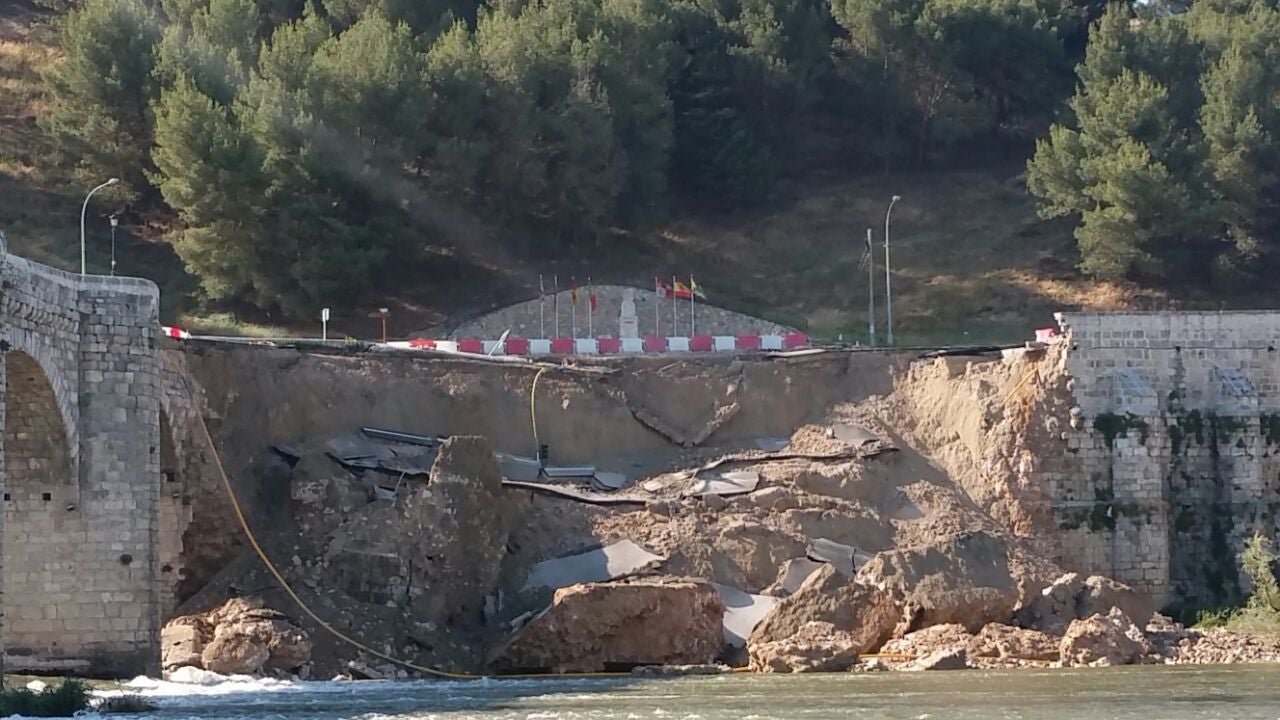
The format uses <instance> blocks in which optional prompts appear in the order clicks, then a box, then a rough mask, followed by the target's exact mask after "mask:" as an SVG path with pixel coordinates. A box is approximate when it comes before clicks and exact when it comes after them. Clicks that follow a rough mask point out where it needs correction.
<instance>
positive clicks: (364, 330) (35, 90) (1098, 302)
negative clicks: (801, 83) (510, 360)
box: [0, 1, 1273, 344]
mask: <svg viewBox="0 0 1280 720" xmlns="http://www.w3.org/2000/svg"><path fill="white" fill-rule="evenodd" d="M56 22H57V18H56V17H55V16H54V14H53V13H51V12H50V11H48V10H44V9H41V8H39V7H37V6H35V5H31V4H29V3H27V2H23V1H19V2H8V3H4V4H2V5H0V228H3V229H4V230H5V231H6V232H7V234H8V238H9V245H10V249H11V251H13V252H16V253H19V254H23V255H26V256H28V257H31V258H33V259H36V260H39V261H41V262H45V263H48V264H51V265H55V266H60V267H63V268H67V269H75V268H76V267H77V266H78V262H79V255H78V253H79V246H78V213H79V209H80V207H79V206H80V202H81V199H82V198H83V192H84V190H85V189H87V188H88V187H91V186H92V185H93V184H96V183H95V182H93V180H92V179H91V176H90V175H86V174H85V173H83V172H76V171H73V170H72V169H71V168H72V167H73V166H74V165H75V161H76V158H74V157H68V156H67V152H66V149H65V148H63V147H61V146H59V145H58V143H57V142H55V141H54V140H53V139H52V138H51V137H50V136H49V134H48V133H46V132H45V130H44V129H43V127H42V125H41V124H38V122H37V119H38V118H41V117H44V116H46V115H47V114H49V113H50V103H51V102H52V99H51V96H50V92H49V90H48V86H47V83H46V82H45V81H44V80H43V78H44V77H45V76H47V74H48V70H49V68H50V67H51V66H52V64H54V63H55V62H57V60H58V58H59V56H60V53H61V51H60V49H59V47H58V33H57V30H56V28H55V24H56ZM800 130H801V131H802V132H805V133H819V132H823V131H822V130H819V129H816V128H809V127H804V128H800ZM817 137H821V139H822V142H818V141H817V140H815V139H814V138H817ZM802 140H808V141H809V142H808V145H809V146H820V150H819V152H817V153H812V154H813V158H812V159H811V158H810V157H809V156H805V157H804V158H803V161H799V162H798V161H794V160H793V161H792V162H790V163H789V164H788V167H787V171H786V172H785V173H784V174H783V175H782V176H781V177H780V178H779V180H778V181H777V182H776V183H775V184H773V186H772V187H771V188H770V189H769V190H768V192H767V193H766V194H764V195H763V196H761V197H760V198H758V199H756V200H754V201H751V202H746V203H742V204H740V205H738V206H737V208H736V209H732V208H729V209H725V208H718V209H715V210H711V209H708V208H710V207H711V206H712V204H711V203H708V202H705V201H699V200H698V199H697V198H684V197H681V198H679V201H678V202H676V203H675V204H674V206H673V210H672V211H671V212H670V213H669V214H668V216H667V217H666V218H664V219H662V221H661V222H659V223H658V224H657V225H656V229H630V230H628V229H620V228H623V227H624V226H622V225H614V226H611V227H609V228H608V229H607V230H604V231H597V232H596V233H595V236H594V239H582V238H577V239H574V238H572V237H569V238H567V239H566V238H565V231H564V229H563V228H564V225H563V224H551V223H548V222H542V221H539V222H542V224H541V225H539V224H537V223H531V222H527V221H521V222H514V221H512V220H511V219H510V216H508V215H504V214H502V213H493V212H490V211H488V210H487V209H486V208H484V207H476V206H471V205H468V204H467V203H464V202H461V201H457V200H450V199H449V197H448V196H447V195H444V194H440V193H438V192H436V191H434V190H432V189H427V188H411V189H409V190H405V191H404V193H405V196H404V198H403V199H402V200H401V205H402V206H403V207H405V208H407V212H406V213H405V215H406V222H407V226H406V230H405V232H406V234H407V236H408V237H411V238H413V241H412V245H411V246H410V247H409V248H405V250H404V251H403V252H401V255H402V257H403V260H402V261H397V262H393V263H389V264H387V265H386V267H385V268H383V269H381V270H379V271H377V272H376V273H374V274H373V275H372V276H371V277H370V279H369V280H367V281H365V282H363V284H362V285H361V287H360V288H359V289H358V295H359V298H358V299H357V300H354V301H351V302H347V303H344V304H343V305H342V306H335V307H334V308H333V316H334V321H333V323H332V325H331V329H332V330H333V331H335V332H345V333H348V334H350V335H353V336H357V337H370V336H373V335H374V334H375V332H376V330H377V327H376V322H375V321H373V320H370V319H369V318H368V314H369V312H370V311H372V310H374V309H376V308H378V307H390V308H391V309H392V315H391V318H392V319H391V329H392V332H393V333H394V334H397V335H399V334H406V333H410V332H421V331H424V330H428V329H430V328H432V327H436V326H440V325H445V324H454V323H456V322H457V320H458V319H459V318H462V317H467V316H473V315H476V314H478V313H481V312H484V311H486V310H490V309H493V308H496V307H500V306H502V305H505V304H507V303H510V302H515V301H518V300H523V299H527V298H529V297H532V296H534V295H536V292H537V287H538V278H539V275H540V274H541V275H544V276H546V278H547V279H548V281H549V280H550V277H551V276H552V275H553V274H554V275H558V276H559V278H560V282H561V285H562V287H563V286H565V285H567V283H568V282H569V281H570V280H569V278H571V277H576V279H577V281H578V282H579V283H580V284H582V283H585V282H586V279H587V278H588V277H591V278H592V279H593V280H594V281H595V282H612V283H621V284H633V285H637V286H642V287H648V286H650V285H651V283H652V278H653V277H654V276H655V275H658V276H663V277H670V276H671V275H673V274H677V275H680V276H687V275H689V274H690V273H692V274H694V275H696V276H697V277H698V280H699V283H700V284H701V285H703V286H704V287H705V288H706V290H707V292H708V293H709V294H710V296H711V301H712V302H714V303H716V304H718V305H722V306H724V307H727V308H730V309H734V310H738V311H742V312H747V313H751V314H754V315H758V316H760V317H764V318H767V319H771V320H776V321H779V322H784V323H787V324H790V325H795V326H799V327H803V328H806V329H807V330H808V331H809V332H811V333H813V334H815V335H818V336H822V337H832V338H834V337H837V336H843V337H844V338H845V339H865V337H864V336H865V328H866V303H867V282H868V280H867V270H866V268H865V266H864V265H863V262H864V256H865V239H864V233H865V229H866V228H867V227H871V228H873V232H874V240H875V245H876V247H875V252H874V263H875V282H876V283H877V287H876V296H877V297H876V305H877V310H878V314H879V315H880V320H879V322H878V326H879V327H880V329H881V332H883V328H884V315H883V313H884V286H883V263H884V256H883V252H884V251H883V245H882V243H883V228H884V212H885V208H886V206H887V204H888V200H889V198H890V197H891V196H893V195H895V194H898V195H901V196H902V197H903V199H902V201H901V202H900V203H899V204H898V205H897V206H896V208H895V210H894V215H893V223H892V264H893V301H894V302H893V308H894V319H895V331H896V335H897V340H898V344H914V343H919V344H935V343H965V342H973V343H982V342H996V341H1016V340H1020V339H1022V338H1025V337H1027V336H1029V334H1030V332H1031V330H1032V329H1033V328H1034V327H1037V326H1043V325H1045V324H1048V323H1049V322H1051V313H1052V312H1053V311H1054V310H1058V309H1074V308H1093V309H1106V308H1125V307H1168V306H1174V305H1185V306H1188V307H1204V306H1210V307H1219V306H1223V307H1228V306H1234V307H1239V306H1247V305H1259V304H1269V303H1271V302H1272V301H1273V300H1272V298H1271V297H1269V296H1268V294H1267V293H1266V292H1265V291H1263V292H1246V291H1245V290H1241V289H1240V288H1246V287H1247V285H1245V284H1226V285H1225V286H1224V285H1219V287H1218V289H1217V291H1216V294H1215V295H1214V296H1213V297H1212V299H1210V298H1209V297H1208V296H1206V295H1205V294H1204V292H1203V291H1201V290H1195V289H1190V290H1189V289H1187V288H1196V287H1207V285H1205V284H1203V283H1201V284H1198V285H1193V284H1185V283H1178V282H1164V281H1161V283H1160V284H1165V285H1168V286H1169V287H1171V288H1173V289H1172V290H1160V289H1155V290H1152V289H1143V288H1140V287H1139V286H1138V285H1135V284H1133V283H1130V282H1128V281H1100V280H1095V279H1090V278H1088V277H1086V276H1084V275H1083V274H1081V273H1080V272H1079V270H1078V269H1077V268H1078V266H1079V264H1080V256H1079V253H1078V251H1077V249H1076V241H1075V239H1073V237H1072V229H1073V224H1074V223H1073V221H1072V220H1070V219H1069V218H1064V219H1061V220H1054V221H1046V220H1042V219H1041V218H1039V217H1038V216H1037V214H1036V204H1035V203H1036V201H1035V198H1033V197H1032V196H1031V195H1030V194H1029V193H1028V191H1027V187H1026V174H1025V168H1024V164H1023V163H1022V162H1020V161H1013V162H1008V161H1004V160H1001V161H993V160H986V161H982V162H978V163H973V162H967V161H965V160H964V158H966V157H970V156H974V157H976V156H981V155H982V154H983V153H982V151H981V144H982V142H983V141H981V140H978V139H975V140H974V141H973V145H972V147H968V148H963V147H962V148H960V149H959V150H958V151H953V156H954V157H955V158H959V159H960V161H959V162H953V163H951V166H952V167H957V168H964V169H960V170H950V171H945V170H937V171H928V172H914V173H910V172H894V173H891V174H885V173H883V172H870V171H868V169H867V166H868V163H866V162H855V163H845V162H841V161H838V160H835V159H833V158H834V157H836V156H835V155H832V154H831V153H829V152H827V153H826V154H827V155H828V156H827V157H823V156H822V155H823V152H825V151H826V150H827V149H828V148H830V147H838V146H840V145H841V142H842V141H841V139H840V138H839V137H838V134H837V135H832V136H831V137H830V138H828V137H827V136H821V135H815V136H813V137H806V138H802ZM828 140H830V142H827V141H828ZM678 141H679V138H678V137H677V142H678ZM801 144H802V145H803V144H804V143H801ZM1005 154H1006V155H1007V153H1005ZM993 155H1000V153H993ZM873 164H874V163H873ZM900 164H902V165H904V166H905V165H909V164H910V163H900ZM93 177H96V176H93ZM731 179H732V178H731ZM677 189H679V188H677ZM112 193H113V190H108V191H105V192H103V193H101V194H99V195H98V196H96V197H95V199H94V203H93V206H92V207H91V209H90V213H89V232H88V245H89V250H88V256H89V265H90V270H91V271H93V272H106V271H107V269H108V268H109V259H108V257H109V247H110V228H109V226H108V225H107V222H106V216H107V215H108V214H110V213H111V212H113V211H115V210H117V209H121V210H125V212H124V213H123V216H122V217H123V220H122V226H121V228H120V231H119V237H118V248H117V253H118V256H119V268H120V271H121V272H122V273H125V274H133V275H140V276H143V277H148V278H151V279H153V280H155V281H156V282H157V283H159V284H160V285H161V287H162V290H163V291H164V296H165V307H164V310H163V313H164V315H165V318H166V319H167V320H169V321H174V322H181V323H184V324H187V325H189V326H191V327H193V328H196V329H201V328H207V329H209V330H211V331H217V332H266V333H276V332H294V333H309V332H314V328H313V327H311V323H309V322H307V321H299V320H297V319H296V316H297V315H298V313H294V315H295V317H294V318H293V319H290V318H289V317H287V316H285V315H283V314H281V313H280V312H279V311H268V310H262V309H258V308H256V307H254V305H253V302H252V300H251V298H247V297H245V298H239V297H227V298H222V299H220V300H216V301H210V300H209V298H207V297H205V296H204V295H203V294H202V293H201V292H200V291H199V290H198V287H199V285H198V283H197V280H196V278H195V277H194V276H193V275H191V274H189V273H188V272H187V271H186V270H184V264H183V261H182V260H181V259H179V257H178V256H177V254H175V252H174V251H173V250H172V249H171V248H170V246H169V245H168V244H167V242H166V236H167V233H169V232H170V231H172V230H173V229H175V228H179V227H181V226H182V224H183V222H182V220H181V219H180V218H179V216H178V214H177V213H175V211H174V210H172V209H170V208H169V207H168V206H167V205H165V204H164V203H161V202H156V201H155V200H154V199H153V200H152V201H151V202H148V203H141V204H137V203H134V204H130V202H129V201H130V197H129V196H128V195H126V194H125V193H116V194H112ZM268 210H270V208H268ZM573 222H574V221H572V220H570V221H569V226H570V227H572V226H573ZM583 222H584V223H585V222H586V221H585V220H583ZM556 223H562V221H560V220H557V221H556ZM636 227H645V226H644V225H639V226H636ZM649 227H651V228H652V227H653V226H652V225H650V226H649ZM374 232H376V231H374ZM267 237H271V235H268V236H267ZM365 242H367V241H365ZM397 252H400V251H397ZM1222 287H1227V288H1228V290H1227V291H1226V292H1223V290H1222ZM322 297H323V295H322ZM313 304H314V305H317V307H316V308H315V314H316V315H318V310H319V307H318V303H317V302H311V303H310V304H307V305H306V307H307V308H310V307H311V305H313ZM307 312H308V313H309V312H310V310H309V309H308V310H307Z"/></svg>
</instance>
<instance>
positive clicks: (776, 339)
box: [760, 335, 782, 350]
mask: <svg viewBox="0 0 1280 720" xmlns="http://www.w3.org/2000/svg"><path fill="white" fill-rule="evenodd" d="M760 349H761V350H781V349H782V336H781V335H761V336H760Z"/></svg>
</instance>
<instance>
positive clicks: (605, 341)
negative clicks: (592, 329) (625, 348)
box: [596, 337, 622, 355]
mask: <svg viewBox="0 0 1280 720" xmlns="http://www.w3.org/2000/svg"><path fill="white" fill-rule="evenodd" d="M596 342H597V343H598V344H599V346H600V354H601V355H615V354H617V353H620V352H622V341H621V340H619V339H618V338H615V337H602V338H596Z"/></svg>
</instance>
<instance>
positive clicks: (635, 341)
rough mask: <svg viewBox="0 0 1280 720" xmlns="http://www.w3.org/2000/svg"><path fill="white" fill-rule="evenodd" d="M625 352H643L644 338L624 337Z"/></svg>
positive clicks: (623, 349)
mask: <svg viewBox="0 0 1280 720" xmlns="http://www.w3.org/2000/svg"><path fill="white" fill-rule="evenodd" d="M621 352H623V353H642V352H644V338H638V337H634V338H622V348H621Z"/></svg>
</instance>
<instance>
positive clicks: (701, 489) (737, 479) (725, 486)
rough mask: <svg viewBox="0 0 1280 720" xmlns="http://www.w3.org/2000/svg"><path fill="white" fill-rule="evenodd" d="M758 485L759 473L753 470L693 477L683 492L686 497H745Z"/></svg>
mask: <svg viewBox="0 0 1280 720" xmlns="http://www.w3.org/2000/svg"><path fill="white" fill-rule="evenodd" d="M759 484H760V473H758V472H755V471H754V470H734V471H731V472H724V473H720V474H718V475H711V476H708V477H705V478H698V477H695V478H694V479H693V481H692V482H690V483H689V488H688V489H687V490H686V491H685V493H684V494H685V495H686V496H691V497H702V496H706V495H721V496H728V495H745V494H746V493H749V492H751V491H753V490H755V489H756V486H758V485H759Z"/></svg>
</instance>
